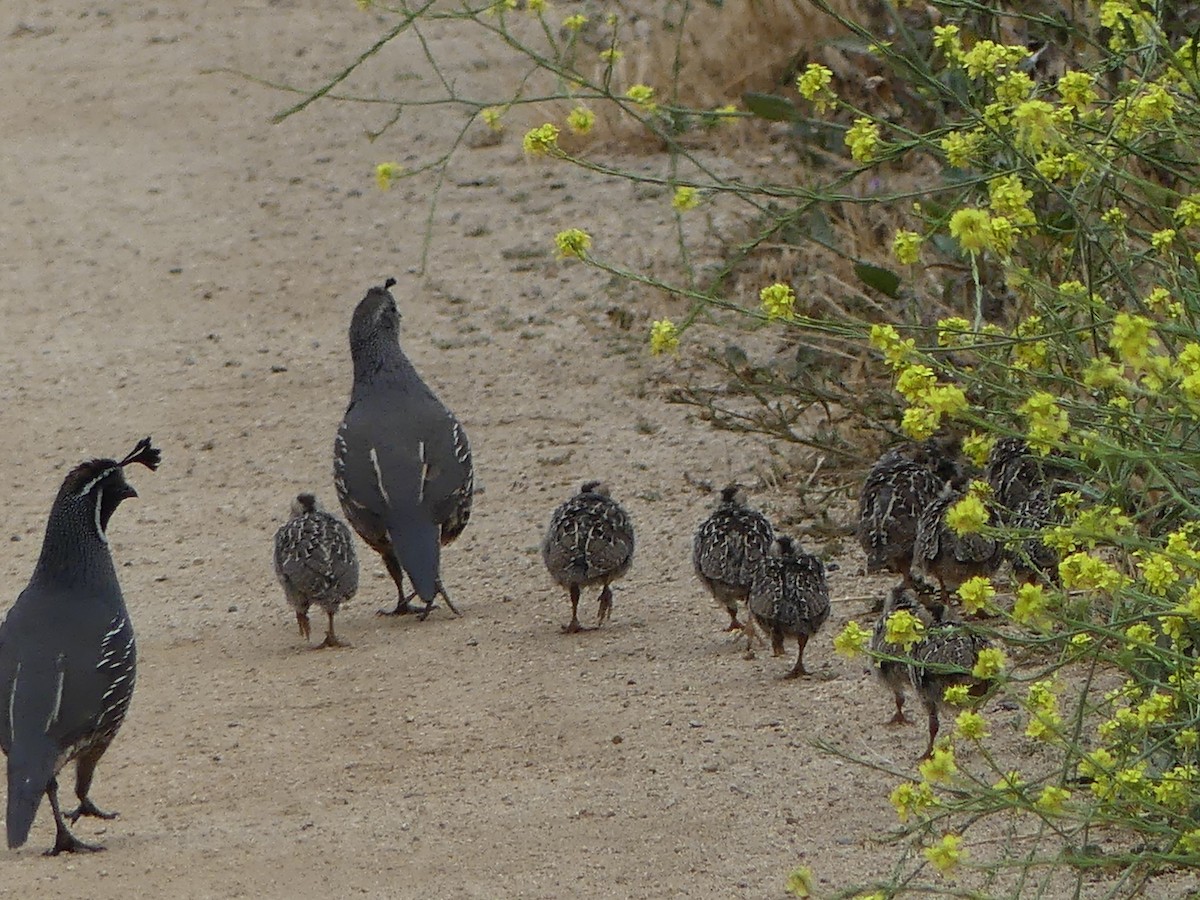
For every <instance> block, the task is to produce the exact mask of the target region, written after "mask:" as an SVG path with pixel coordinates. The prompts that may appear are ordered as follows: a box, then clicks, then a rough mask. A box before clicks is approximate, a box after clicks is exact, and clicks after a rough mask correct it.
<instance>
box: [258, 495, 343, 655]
mask: <svg viewBox="0 0 1200 900" xmlns="http://www.w3.org/2000/svg"><path fill="white" fill-rule="evenodd" d="M275 575H276V577H277V578H278V579H279V583H280V584H281V585H282V586H283V593H284V595H285V596H286V597H287V601H288V603H290V604H291V606H292V609H294V610H295V611H296V622H297V624H298V625H299V626H300V634H301V636H302V637H303V638H304V640H306V641H307V640H309V634H310V629H309V624H308V608H309V607H310V606H312V605H313V604H314V603H315V604H316V605H317V606H319V607H320V608H321V609H323V610H325V614H326V615H327V616H328V617H329V630H328V631H326V633H325V640H324V641H323V642H322V643H321V644H319V645H318V646H319V647H346V646H349V645H348V644H344V643H343V642H342V641H339V640H338V638H337V635H336V634H334V631H333V615H334V613H336V612H337V611H338V609H339V608H340V607H341V605H342V604H343V603H345V602H346V601H347V600H349V599H350V598H351V597H353V596H354V592H355V591H357V590H358V557H357V556H355V553H354V541H353V539H352V538H351V537H350V529H348V528H347V527H346V526H345V525H343V524H342V523H341V522H339V521H338V520H337V519H335V518H334V517H333V516H331V515H330V514H329V513H327V512H325V510H324V509H322V508H321V506H320V504H319V503H317V498H316V497H315V496H313V495H312V494H299V495H297V497H296V499H295V500H294V501H293V502H292V518H291V519H290V520H289V521H288V522H287V523H286V524H285V525H284V526H283V527H282V528H280V529H279V530H278V531H277V532H276V533H275Z"/></svg>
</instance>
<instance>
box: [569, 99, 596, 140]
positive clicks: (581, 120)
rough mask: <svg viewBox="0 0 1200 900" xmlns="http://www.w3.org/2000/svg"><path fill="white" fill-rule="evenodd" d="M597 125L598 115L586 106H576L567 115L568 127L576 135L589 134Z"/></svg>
mask: <svg viewBox="0 0 1200 900" xmlns="http://www.w3.org/2000/svg"><path fill="white" fill-rule="evenodd" d="M595 124H596V114H595V113H594V112H592V111H591V110H590V109H588V108H587V107H586V106H576V107H575V108H574V109H572V110H571V111H570V112H569V113H567V127H568V128H570V129H571V131H573V132H575V134H587V133H588V132H589V131H591V130H592V126H593V125H595Z"/></svg>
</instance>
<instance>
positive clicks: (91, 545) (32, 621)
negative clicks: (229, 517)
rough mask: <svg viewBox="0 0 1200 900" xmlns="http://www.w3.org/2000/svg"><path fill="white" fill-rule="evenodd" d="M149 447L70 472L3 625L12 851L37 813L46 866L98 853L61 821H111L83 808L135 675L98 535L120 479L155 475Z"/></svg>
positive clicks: (0, 729)
mask: <svg viewBox="0 0 1200 900" xmlns="http://www.w3.org/2000/svg"><path fill="white" fill-rule="evenodd" d="M159 456H160V455H159V451H158V450H157V449H155V448H154V447H153V446H152V445H151V443H150V438H146V439H144V440H142V441H141V442H139V443H138V445H137V446H136V447H134V449H133V451H132V452H130V454H129V455H128V456H126V457H125V458H124V459H122V460H121V461H120V462H117V461H115V460H111V459H93V460H89V461H88V462H85V463H83V464H82V465H79V466H77V467H76V468H75V469H73V470H71V472H70V474H68V475H67V477H66V478H65V479H64V480H63V483H62V487H61V488H59V491H58V496H57V497H55V499H54V505H53V507H51V509H50V517H49V521H48V522H47V524H46V536H45V539H44V540H43V542H42V552H41V555H40V556H39V557H38V561H37V565H36V566H35V568H34V570H33V576H32V578H31V579H30V581H29V584H28V585H27V586H26V588H25V590H23V591H22V592H21V594H20V596H19V597H17V602H16V603H15V604H14V605H13V607H12V609H10V610H9V611H8V616H7V617H6V618H5V620H4V623H3V625H0V748H2V749H3V750H4V752H5V754H7V756H8V809H7V818H6V826H7V831H8V846H9V847H20V846H21V845H22V844H24V843H25V841H26V840H27V839H28V837H29V830H30V828H31V826H32V825H33V820H34V817H35V816H36V815H37V810H38V807H39V806H40V805H41V801H42V795H43V794H45V795H46V797H47V799H49V801H50V809H51V810H52V811H53V813H54V825H55V828H56V829H57V831H56V833H55V838H54V846H53V847H52V848H51V849H50V850H48V851H47V855H56V854H58V853H62V852H80V851H91V850H100V849H103V848H101V847H99V846H96V845H93V844H85V843H84V842H83V841H81V840H79V839H78V838H77V837H75V836H74V835H73V834H72V833H71V832H70V830H69V829H68V828H67V825H66V822H65V821H64V820H65V819H70V820H71V821H72V822H74V821H76V820H77V819H78V818H79V817H80V816H96V817H98V818H102V819H111V818H113V817H114V816H115V815H116V814H115V813H106V812H103V811H101V810H100V809H99V808H98V807H97V806H96V805H95V804H94V803H93V802H92V800H91V798H90V797H89V796H88V792H89V790H90V789H91V786H92V776H93V774H94V773H95V770H96V764H97V763H98V762H99V761H100V757H102V756H103V755H104V751H105V750H107V749H108V745H109V744H110V743H111V742H112V740H113V738H114V737H115V736H116V734H117V730H118V729H119V728H120V727H121V723H122V722H123V721H124V720H125V713H126V711H127V710H128V709H129V701H130V700H131V699H132V698H133V684H134V679H135V676H136V671H137V650H136V647H135V644H134V637H133V626H132V625H131V624H130V621H129V612H128V610H127V609H126V608H125V600H124V598H123V597H122V595H121V586H120V584H119V583H118V582H117V573H116V569H115V568H114V566H113V559H112V554H111V553H110V552H109V547H108V538H107V537H106V530H107V528H108V523H109V520H110V519H111V518H112V514H113V513H114V512H115V511H116V509H117V506H119V505H120V503H121V501H123V500H126V499H128V498H130V497H136V496H137V492H136V491H135V490H134V489H133V488H132V487H130V486H129V484H128V483H127V482H126V481H125V475H124V469H125V467H126V466H128V465H130V464H132V463H141V464H142V465H144V466H147V467H148V468H150V469H156V468H158V463H159ZM72 760H74V761H75V794H76V796H77V797H78V798H79V806H78V808H76V809H75V810H73V811H71V812H68V813H66V814H64V813H63V812H62V810H61V809H60V808H59V805H58V773H59V772H60V771H61V770H62V768H63V767H64V766H65V765H66V764H67V763H69V762H71V761H72Z"/></svg>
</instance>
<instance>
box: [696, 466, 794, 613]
mask: <svg viewBox="0 0 1200 900" xmlns="http://www.w3.org/2000/svg"><path fill="white" fill-rule="evenodd" d="M774 539H775V532H774V530H773V529H772V528H771V523H770V522H768V521H767V517H766V516H764V515H763V514H762V513H760V512H759V511H758V510H755V509H751V508H750V507H749V506H747V505H746V495H745V492H744V491H743V490H742V489H741V488H740V487H739V486H738V485H736V484H732V485H729V486H728V487H726V488H724V489H723V490H722V491H721V499H720V501H719V502H718V503H717V508H716V509H715V510H713V513H712V515H710V516H709V517H708V518H707V519H705V520H704V521H703V522H702V523H701V524H700V527H699V528H698V529H697V530H696V537H695V539H694V541H693V542H692V564H693V566H695V569H696V574H697V575H698V576H699V577H700V580H701V581H702V582H704V586H705V587H707V588H708V590H709V591H710V592H711V593H712V595H713V599H715V600H716V601H717V602H718V603H720V604H722V605H723V606H724V607H725V609H726V611H727V612H728V613H729V626H728V627H727V628H726V631H738V630H741V629H743V628H749V627H752V622H753V619H752V617H751V616H750V615H747V618H746V623H745V625H743V623H742V622H740V621H739V620H738V604H739V603H744V602H746V601H747V599H748V598H749V596H750V584H751V582H752V581H753V580H754V573H755V572H756V571H757V570H758V567H759V566H760V565H761V564H762V561H763V559H764V558H765V557H766V555H767V553H768V552H769V551H770V549H771V542H772V541H773V540H774Z"/></svg>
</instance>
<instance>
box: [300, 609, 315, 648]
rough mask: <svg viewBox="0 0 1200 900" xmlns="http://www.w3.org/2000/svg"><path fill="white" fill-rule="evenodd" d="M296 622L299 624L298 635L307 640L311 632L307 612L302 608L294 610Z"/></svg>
mask: <svg viewBox="0 0 1200 900" xmlns="http://www.w3.org/2000/svg"><path fill="white" fill-rule="evenodd" d="M296 624H297V625H299V626H300V637H302V638H304V639H305V640H306V641H307V640H308V639H309V635H310V634H311V633H312V632H311V629H310V628H309V624H308V613H307V612H305V611H304V610H302V609H298V610H296Z"/></svg>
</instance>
